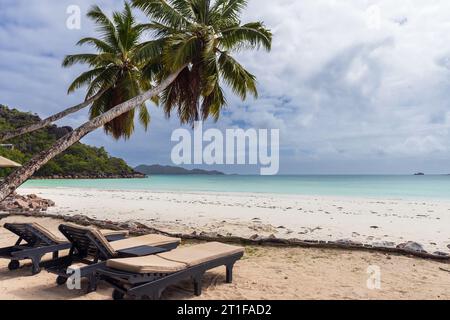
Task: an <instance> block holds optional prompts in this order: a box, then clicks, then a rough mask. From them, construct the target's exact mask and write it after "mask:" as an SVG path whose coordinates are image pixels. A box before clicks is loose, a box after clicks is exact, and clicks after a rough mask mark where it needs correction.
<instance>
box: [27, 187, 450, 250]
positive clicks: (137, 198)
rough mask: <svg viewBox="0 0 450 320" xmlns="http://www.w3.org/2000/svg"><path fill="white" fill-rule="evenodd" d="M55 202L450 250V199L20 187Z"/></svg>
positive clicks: (130, 216) (240, 228)
mask: <svg viewBox="0 0 450 320" xmlns="http://www.w3.org/2000/svg"><path fill="white" fill-rule="evenodd" d="M19 192H20V193H22V194H37V195H38V196H40V197H43V198H49V199H52V200H53V201H55V202H56V207H54V208H51V209H50V210H49V213H54V214H62V215H76V214H81V215H85V216H88V217H91V218H94V219H99V220H110V221H114V222H125V221H137V222H140V223H142V224H145V225H147V226H150V227H154V228H157V229H160V230H163V231H168V232H172V233H185V234H190V233H192V232H197V233H200V232H208V233H211V232H214V233H218V234H221V235H223V236H230V235H233V236H242V237H252V236H254V235H256V234H257V235H259V236H270V235H274V236H276V237H278V238H287V239H289V238H297V239H302V240H327V241H336V240H341V239H351V240H353V241H358V242H362V243H364V244H374V243H380V242H385V243H389V242H392V243H394V244H400V243H404V242H406V241H415V242H417V243H420V244H421V245H422V246H423V247H424V248H425V250H427V251H428V252H430V253H433V252H435V251H441V252H445V253H450V250H449V248H448V247H447V246H448V245H450V202H447V201H438V200H427V201H411V200H397V199H384V200H382V199H371V198H344V197H324V196H320V197H313V196H293V195H270V194H238V193H200V192H190V193H175V192H172V193H171V192H153V191H113V190H111V191H105V190H96V189H73V188H21V189H19Z"/></svg>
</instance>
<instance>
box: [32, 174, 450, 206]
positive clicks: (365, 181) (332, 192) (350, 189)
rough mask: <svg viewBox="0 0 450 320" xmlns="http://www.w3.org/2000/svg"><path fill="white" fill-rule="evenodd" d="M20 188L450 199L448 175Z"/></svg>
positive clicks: (49, 183)
mask: <svg viewBox="0 0 450 320" xmlns="http://www.w3.org/2000/svg"><path fill="white" fill-rule="evenodd" d="M24 187H50V188H56V187H65V188H86V189H92V188H94V189H102V190H153V191H184V192H189V191H190V192H192V191H211V192H245V193H274V194H291V195H292V194H293V195H317V196H320V195H321V196H350V197H376V198H396V199H399V198H400V199H416V200H418V199H429V198H432V199H443V200H450V175H427V176H393V175H389V176H388V175H385V176H382V175H346V176H345V175H339V176H337V175H304V176H238V175H227V176H207V175H204V176H203V175H195V176H152V177H149V178H147V179H117V180H31V181H28V182H26V184H25V185H24Z"/></svg>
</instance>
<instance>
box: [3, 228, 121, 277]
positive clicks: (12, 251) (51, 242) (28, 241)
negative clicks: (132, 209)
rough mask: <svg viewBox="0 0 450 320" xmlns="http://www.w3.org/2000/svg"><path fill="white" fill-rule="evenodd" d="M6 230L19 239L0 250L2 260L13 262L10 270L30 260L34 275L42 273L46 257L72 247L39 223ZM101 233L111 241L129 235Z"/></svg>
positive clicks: (110, 232)
mask: <svg viewBox="0 0 450 320" xmlns="http://www.w3.org/2000/svg"><path fill="white" fill-rule="evenodd" d="M4 228H5V229H7V230H9V231H11V232H12V233H14V234H16V235H17V236H18V237H19V239H18V240H17V241H16V243H15V244H14V245H13V246H11V247H6V248H1V249H0V258H4V259H9V260H11V262H10V263H9V265H8V269H9V270H16V269H18V268H19V267H20V261H21V260H26V259H30V260H31V262H32V274H33V275H35V274H37V273H39V272H40V271H41V267H40V263H41V260H42V259H43V257H44V256H46V255H48V254H51V255H52V256H53V258H58V255H59V253H60V252H61V251H63V250H68V249H70V247H71V245H70V243H69V242H68V241H67V239H64V238H63V237H61V236H58V235H57V234H55V233H53V232H51V231H49V230H48V229H46V228H45V227H43V226H41V225H39V224H37V223H6V224H5V225H4ZM101 232H102V234H103V235H104V236H105V237H106V238H107V239H108V240H109V241H114V240H119V239H124V238H125V237H126V236H127V235H128V232H126V231H108V230H102V231H101Z"/></svg>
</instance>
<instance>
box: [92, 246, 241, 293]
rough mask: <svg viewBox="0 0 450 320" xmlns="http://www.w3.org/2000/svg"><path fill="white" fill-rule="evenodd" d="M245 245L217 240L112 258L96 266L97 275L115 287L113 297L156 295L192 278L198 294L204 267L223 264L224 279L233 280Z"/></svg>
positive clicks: (205, 269)
mask: <svg viewBox="0 0 450 320" xmlns="http://www.w3.org/2000/svg"><path fill="white" fill-rule="evenodd" d="M243 254H244V249H243V248H241V247H237V246H231V245H227V244H222V243H218V242H210V243H206V244H200V245H195V246H192V247H187V248H181V249H175V250H172V251H169V252H165V253H161V254H157V255H153V256H146V257H136V258H124V259H111V260H108V261H107V262H106V266H105V267H104V268H102V269H99V270H97V274H98V278H99V279H101V280H104V281H106V282H107V283H109V284H110V285H111V286H112V287H113V288H114V293H113V299H115V300H119V299H123V298H124V297H125V296H126V295H127V296H130V297H132V298H142V299H159V298H160V297H161V294H162V292H163V291H164V290H165V289H166V288H167V287H168V286H170V285H173V284H176V283H178V282H180V281H181V280H184V279H187V278H192V279H193V281H194V292H195V294H196V295H197V296H199V295H201V291H202V278H203V275H204V274H205V272H206V271H208V270H210V269H214V268H216V267H219V266H226V282H227V283H231V282H232V280H233V266H234V264H235V263H236V262H237V261H238V260H239V259H241V258H242V256H243Z"/></svg>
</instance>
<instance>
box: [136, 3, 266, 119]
mask: <svg viewBox="0 0 450 320" xmlns="http://www.w3.org/2000/svg"><path fill="white" fill-rule="evenodd" d="M132 1H133V6H135V7H137V8H140V9H142V10H143V11H144V12H145V13H146V14H147V16H148V17H149V18H150V21H151V22H150V23H149V24H147V28H148V29H149V30H151V31H152V32H153V34H154V36H155V39H154V40H152V41H149V42H147V43H144V44H143V45H142V46H143V52H152V53H153V55H154V59H152V60H151V61H150V63H149V64H148V65H147V66H146V68H145V69H144V71H145V72H146V74H147V76H148V77H149V78H151V79H153V80H156V81H159V80H160V79H163V78H165V77H166V76H167V74H169V73H170V72H172V71H174V70H179V69H180V68H182V71H181V73H180V75H179V76H178V77H177V79H176V80H175V81H174V82H173V83H172V84H171V85H170V86H169V87H168V88H166V89H165V90H164V92H163V94H162V95H161V103H162V104H163V106H164V111H165V113H166V115H167V116H168V117H170V115H171V114H172V112H173V111H174V110H175V111H176V112H177V113H178V116H179V118H180V120H181V122H182V123H183V124H185V123H190V124H192V123H193V122H194V121H198V120H200V119H203V120H206V119H207V118H208V117H209V116H212V117H213V118H214V119H215V120H218V119H219V116H220V111H221V110H222V108H223V107H224V106H225V105H226V99H225V96H224V90H223V89H222V87H221V83H224V84H226V85H228V86H229V87H231V89H232V90H233V92H234V93H235V94H237V95H238V96H240V97H241V98H242V100H245V99H246V97H247V95H248V94H251V95H253V96H255V97H257V95H258V92H257V89H256V77H255V76H254V75H252V74H251V73H250V72H249V71H247V70H246V69H245V68H244V67H243V66H242V65H241V64H240V63H239V62H238V61H237V60H236V59H235V58H233V56H232V53H233V52H236V51H239V50H241V49H255V48H259V47H263V48H265V49H266V50H270V49H271V45H272V34H271V32H270V31H269V30H268V29H266V28H265V27H264V24H263V23H262V22H252V23H247V24H241V21H240V19H239V16H240V14H241V12H242V10H243V9H244V8H245V7H246V5H247V2H248V1H247V0H216V1H210V0H196V1H187V0H171V1H162V0H132Z"/></svg>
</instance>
